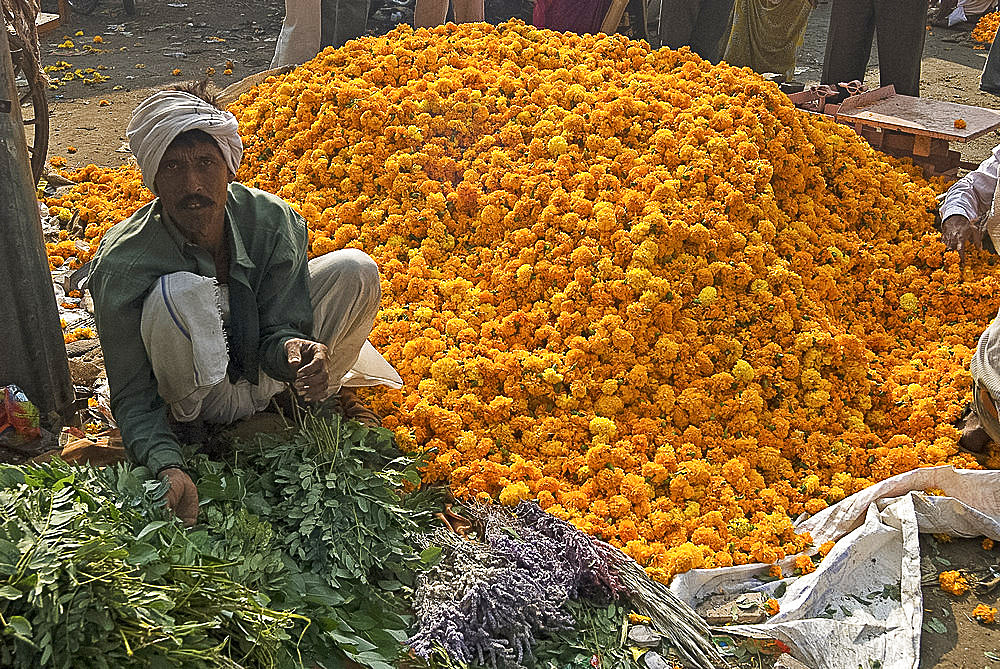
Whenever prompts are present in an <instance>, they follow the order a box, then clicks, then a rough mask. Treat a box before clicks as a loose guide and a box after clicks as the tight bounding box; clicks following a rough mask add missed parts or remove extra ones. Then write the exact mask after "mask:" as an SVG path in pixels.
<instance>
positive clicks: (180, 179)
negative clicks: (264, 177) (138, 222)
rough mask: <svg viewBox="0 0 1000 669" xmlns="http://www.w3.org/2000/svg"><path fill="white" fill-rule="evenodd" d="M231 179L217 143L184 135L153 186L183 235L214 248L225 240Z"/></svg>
mask: <svg viewBox="0 0 1000 669" xmlns="http://www.w3.org/2000/svg"><path fill="white" fill-rule="evenodd" d="M230 179H231V176H230V173H229V168H228V167H227V166H226V161H225V159H224V158H223V157H222V151H221V150H219V146H218V144H216V143H215V140H213V139H212V138H211V136H209V135H207V134H206V135H204V137H199V136H197V135H196V136H194V137H191V136H190V135H189V134H188V133H184V134H181V135H179V136H178V137H177V139H175V140H174V141H173V142H171V144H170V146H169V147H167V150H166V152H165V153H164V154H163V158H162V159H161V160H160V167H159V169H158V170H157V171H156V178H155V179H154V183H155V184H156V191H157V195H159V197H160V201H161V202H162V203H163V208H164V210H165V211H166V212H167V215H168V216H170V219H171V220H172V221H173V222H174V224H175V225H176V226H177V228H178V229H179V230H180V231H181V232H182V233H183V234H184V236H185V237H187V238H188V239H190V240H191V241H192V242H194V243H195V244H199V245H203V246H206V247H209V248H211V247H212V246H213V245H215V244H217V243H218V242H219V241H220V240H221V239H222V232H223V230H224V225H225V216H226V214H225V207H226V196H227V188H228V185H229V181H230Z"/></svg>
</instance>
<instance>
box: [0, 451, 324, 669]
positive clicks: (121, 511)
mask: <svg viewBox="0 0 1000 669" xmlns="http://www.w3.org/2000/svg"><path fill="white" fill-rule="evenodd" d="M147 475H148V472H146V471H144V470H139V469H129V468H125V467H118V468H115V469H108V470H104V471H101V470H96V469H77V468H73V467H70V466H69V465H66V464H65V463H61V462H55V463H52V464H46V465H37V466H31V467H22V468H14V467H8V468H3V469H0V486H2V487H0V517H2V522H0V588H3V592H4V596H3V598H2V600H0V624H2V625H3V630H2V634H0V665H2V666H5V667H15V668H20V667H31V668H34V667H38V666H51V667H74V668H75V667H122V666H134V667H166V666H177V667H238V666H243V665H244V664H249V665H253V666H259V667H273V666H278V665H279V657H280V656H281V655H282V649H283V648H284V647H285V646H286V645H287V643H288V642H289V641H290V640H291V638H292V637H291V636H290V634H289V633H290V630H291V629H292V628H293V627H295V626H297V625H298V626H302V625H303V624H304V623H305V622H306V620H305V619H304V618H302V617H301V616H299V615H298V614H296V613H294V612H290V611H279V610H274V609H272V608H270V607H269V606H268V601H267V598H266V597H263V596H261V594H260V593H258V592H256V591H254V590H252V589H250V588H248V587H246V586H245V585H243V584H241V583H239V582H236V581H234V580H233V579H232V578H230V575H229V573H228V570H227V567H226V565H225V564H224V563H223V562H222V561H220V560H219V559H218V557H217V556H216V555H215V554H214V553H213V551H212V542H211V540H210V538H209V535H208V532H206V531H195V532H186V531H185V530H184V529H183V528H182V527H181V526H180V525H178V524H177V523H175V522H173V521H168V520H167V519H165V518H164V517H163V512H162V510H161V509H160V508H159V503H158V501H157V500H158V499H159V498H160V496H161V495H162V492H163V490H162V484H160V483H159V482H155V481H148V480H147ZM285 655H287V653H286V654H285Z"/></svg>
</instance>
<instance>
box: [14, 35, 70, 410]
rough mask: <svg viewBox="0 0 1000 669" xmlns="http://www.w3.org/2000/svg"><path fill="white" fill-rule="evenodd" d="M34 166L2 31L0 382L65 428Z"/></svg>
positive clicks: (62, 352)
mask: <svg viewBox="0 0 1000 669" xmlns="http://www.w3.org/2000/svg"><path fill="white" fill-rule="evenodd" d="M5 32H6V30H5ZM29 165H30V163H29V160H28V148H27V144H26V142H25V138H24V121H23V120H22V118H21V107H20V105H19V104H18V101H17V88H16V85H15V82H14V69H13V65H12V64H11V58H10V45H9V44H8V43H7V37H6V34H3V35H0V386H4V385H7V384H11V383H13V384H16V385H18V386H19V387H20V388H21V389H22V390H23V391H24V392H25V393H26V394H27V395H28V398H29V399H30V400H31V401H32V402H33V403H34V404H35V406H37V407H38V408H39V410H41V412H42V416H43V419H44V420H45V423H46V426H47V427H50V428H53V427H55V428H59V427H61V425H63V424H66V423H68V422H69V421H70V419H71V417H72V416H73V413H74V409H73V401H74V395H73V383H72V381H71V380H70V376H69V363H68V361H67V358H66V344H65V342H64V341H63V336H62V328H61V327H60V325H59V310H58V307H57V306H56V298H55V293H54V292H53V290H52V276H51V274H50V272H49V261H48V257H47V256H46V253H45V243H44V240H43V238H42V224H41V220H40V218H39V215H38V201H37V200H36V199H35V186H34V184H33V183H32V178H31V168H30V167H29ZM57 421H58V422H60V424H59V425H56V422H57Z"/></svg>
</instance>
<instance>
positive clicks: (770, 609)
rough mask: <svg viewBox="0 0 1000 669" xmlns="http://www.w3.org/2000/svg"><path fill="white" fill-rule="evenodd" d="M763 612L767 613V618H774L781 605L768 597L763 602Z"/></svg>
mask: <svg viewBox="0 0 1000 669" xmlns="http://www.w3.org/2000/svg"><path fill="white" fill-rule="evenodd" d="M764 611H765V612H767V615H768V616H776V615H778V612H779V611H781V605H780V604H778V600H777V599H775V598H774V597H768V598H767V600H766V601H765V602H764Z"/></svg>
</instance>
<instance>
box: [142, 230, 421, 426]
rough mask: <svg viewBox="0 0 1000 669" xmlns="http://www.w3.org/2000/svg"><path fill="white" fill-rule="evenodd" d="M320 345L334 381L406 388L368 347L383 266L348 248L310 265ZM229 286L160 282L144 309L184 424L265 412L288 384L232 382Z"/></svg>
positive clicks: (152, 354)
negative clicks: (226, 322)
mask: <svg viewBox="0 0 1000 669" xmlns="http://www.w3.org/2000/svg"><path fill="white" fill-rule="evenodd" d="M309 295H310V301H311V303H312V309H313V332H312V338H313V339H314V340H315V341H318V342H321V343H323V344H326V346H327V347H328V348H329V359H330V363H331V367H330V378H332V379H337V383H336V384H334V385H333V386H332V387H331V390H332V391H333V392H337V391H339V390H340V388H341V387H342V386H374V385H386V386H389V387H392V388H400V387H402V385H403V381H402V379H401V378H400V377H399V374H398V373H397V372H396V370H395V369H393V367H392V365H390V364H389V363H388V362H387V361H386V360H385V358H383V357H382V356H381V355H380V354H379V353H378V351H376V350H375V347H373V346H372V345H371V343H370V342H368V335H369V334H371V331H372V325H373V324H374V322H375V316H376V315H377V314H378V309H379V300H380V299H381V296H382V290H381V286H380V280H379V273H378V266H377V265H376V264H375V261H374V260H372V259H371V258H370V257H369V256H368V255H367V254H366V253H364V252H362V251H359V250H357V249H343V250H339V251H334V252H332V253H328V254H326V255H323V256H320V257H319V258H314V259H313V260H311V261H310V262H309ZM228 311H229V298H228V290H227V287H226V286H219V284H218V283H216V281H215V279H214V278H211V277H204V276H199V275H197V274H192V273H191V272H175V273H173V274H167V275H165V276H162V277H160V280H159V281H157V283H156V286H155V287H154V289H153V290H152V291H151V292H150V294H149V295H148V296H147V297H146V301H145V302H144V304H143V310H142V325H141V330H142V341H143V344H144V345H145V347H146V353H147V355H148V356H149V360H150V362H151V363H152V366H153V375H154V376H155V377H156V382H157V390H158V392H159V394H160V397H162V398H163V399H164V401H166V402H167V404H169V405H170V410H171V413H172V414H173V416H174V418H175V419H177V420H178V421H180V422H188V421H192V420H195V419H201V420H203V421H205V422H208V423H222V424H229V423H232V422H235V421H237V420H239V419H241V418H245V417H247V416H249V415H251V414H253V413H255V412H257V411H260V410H262V409H264V408H265V407H266V406H267V404H268V402H269V401H270V400H271V398H272V397H273V396H274V395H276V394H278V393H279V392H281V391H282V390H283V389H284V388H285V386H286V384H285V383H283V382H281V381H277V380H275V379H273V378H271V377H269V376H267V375H266V374H264V373H263V372H261V373H260V378H259V383H257V384H252V383H250V382H249V381H247V380H245V379H244V380H240V381H237V382H236V383H233V382H231V381H230V380H229V377H228V376H227V375H226V370H227V368H228V366H229V353H228V350H227V348H226V341H225V334H224V331H223V318H225V317H228Z"/></svg>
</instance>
